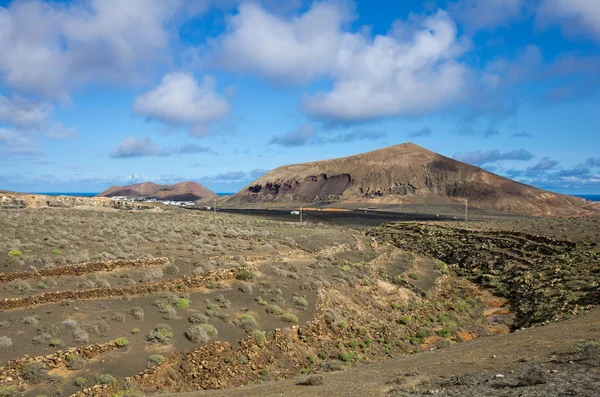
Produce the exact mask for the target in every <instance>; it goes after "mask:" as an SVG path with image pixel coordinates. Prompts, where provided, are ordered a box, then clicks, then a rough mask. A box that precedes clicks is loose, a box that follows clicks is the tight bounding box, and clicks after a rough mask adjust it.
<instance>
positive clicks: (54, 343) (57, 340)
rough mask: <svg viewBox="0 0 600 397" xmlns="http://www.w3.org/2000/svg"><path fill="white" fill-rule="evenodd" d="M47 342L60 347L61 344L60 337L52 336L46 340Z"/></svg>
mask: <svg viewBox="0 0 600 397" xmlns="http://www.w3.org/2000/svg"><path fill="white" fill-rule="evenodd" d="M48 344H49V345H50V346H52V347H61V346H62V345H63V341H62V339H58V338H54V339H50V340H49V341H48Z"/></svg>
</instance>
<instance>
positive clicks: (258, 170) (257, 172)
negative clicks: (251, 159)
mask: <svg viewBox="0 0 600 397" xmlns="http://www.w3.org/2000/svg"><path fill="white" fill-rule="evenodd" d="M269 171H271V170H268V169H266V168H256V169H254V170H252V171H250V172H248V176H249V177H250V178H252V179H258V178H260V177H261V176H263V175H264V174H266V173H267V172H269Z"/></svg>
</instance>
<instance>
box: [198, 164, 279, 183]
mask: <svg viewBox="0 0 600 397" xmlns="http://www.w3.org/2000/svg"><path fill="white" fill-rule="evenodd" d="M269 171H270V170H267V169H258V168H257V169H254V170H251V171H227V172H223V173H221V174H217V175H212V176H207V177H204V178H202V181H204V182H225V183H231V182H249V181H253V180H255V179H257V178H260V177H261V176H263V175H264V174H266V173H267V172H269Z"/></svg>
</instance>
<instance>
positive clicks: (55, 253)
mask: <svg viewBox="0 0 600 397" xmlns="http://www.w3.org/2000/svg"><path fill="white" fill-rule="evenodd" d="M60 254H62V252H61V251H60V250H59V249H55V250H52V255H60Z"/></svg>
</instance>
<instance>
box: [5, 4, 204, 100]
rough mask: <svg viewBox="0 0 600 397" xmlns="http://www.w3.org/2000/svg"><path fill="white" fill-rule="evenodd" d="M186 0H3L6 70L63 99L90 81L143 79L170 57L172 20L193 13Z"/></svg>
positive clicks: (17, 80)
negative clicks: (7, 1)
mask: <svg viewBox="0 0 600 397" xmlns="http://www.w3.org/2000/svg"><path fill="white" fill-rule="evenodd" d="M185 3H186V2H185V1H183V0H173V1H169V2H168V3H167V2H164V1H161V0H127V1H123V0H90V1H85V2H67V3H58V2H43V1H39V0H37V1H36V0H33V1H13V2H11V3H10V5H9V6H7V7H0V74H1V75H2V76H3V78H4V82H5V84H6V85H7V86H9V87H11V88H13V89H16V90H19V91H21V92H30V93H34V94H39V95H43V96H44V97H46V98H47V99H58V100H61V101H69V90H70V89H71V88H73V87H75V86H78V85H81V84H85V83H88V82H117V83H129V82H131V81H139V79H140V75H141V74H142V71H147V70H151V69H152V66H153V63H155V62H157V61H159V62H160V61H162V62H164V61H165V60H166V59H169V49H168V47H169V42H170V40H171V39H172V38H173V37H171V35H172V34H171V31H170V30H169V24H170V23H172V22H173V21H174V20H176V19H178V18H187V17H189V16H190V12H182V11H183V10H184V7H186V4H185ZM190 10H191V9H187V10H186V11H190ZM191 11H194V10H191ZM192 15H193V14H192ZM175 38H176V36H175Z"/></svg>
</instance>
